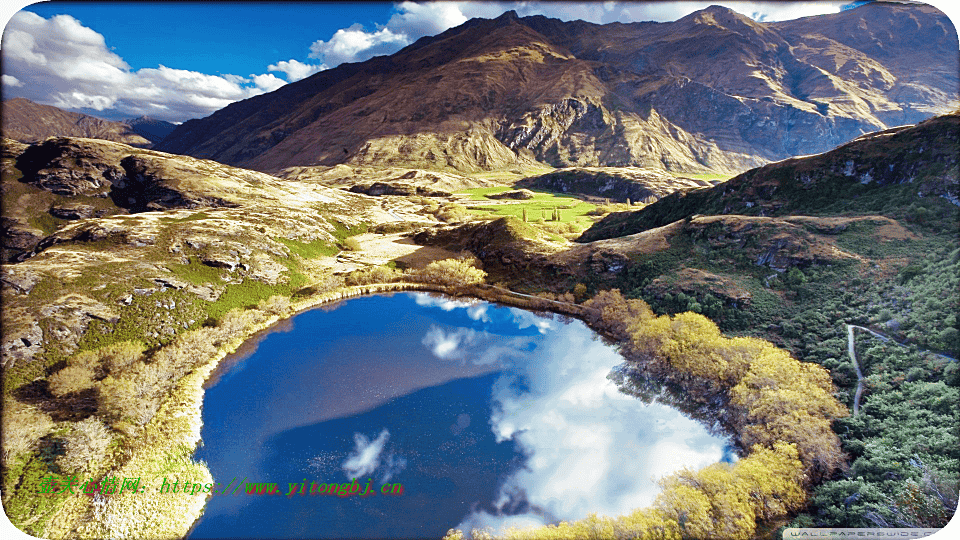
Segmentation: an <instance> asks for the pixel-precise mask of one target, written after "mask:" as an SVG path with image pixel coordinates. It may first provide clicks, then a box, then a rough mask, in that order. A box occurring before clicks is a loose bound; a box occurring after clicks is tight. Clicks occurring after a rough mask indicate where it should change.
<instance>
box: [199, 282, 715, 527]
mask: <svg viewBox="0 0 960 540" xmlns="http://www.w3.org/2000/svg"><path fill="white" fill-rule="evenodd" d="M621 361H622V359H621V358H620V357H619V356H618V355H617V354H616V352H615V351H614V350H612V349H611V348H610V347H608V346H606V345H604V344H602V343H601V342H599V341H598V340H597V339H596V337H595V335H594V334H593V333H592V332H591V331H590V330H589V329H587V328H586V327H585V326H584V325H583V324H582V323H580V322H579V321H574V322H569V321H561V320H559V319H558V318H552V317H541V316H537V315H534V314H532V313H529V312H524V311H521V310H517V309H514V308H506V307H502V306H496V305H494V304H488V303H482V302H476V303H464V302H459V301H453V300H450V299H447V298H443V297H434V296H428V295H426V294H422V293H404V294H394V295H378V296H369V297H362V298H356V299H352V300H349V301H345V302H341V303H339V304H336V305H335V306H332V307H326V308H323V309H315V310H312V311H309V312H306V313H302V314H300V315H297V316H296V317H294V318H292V319H291V320H288V321H285V322H284V323H282V324H281V325H279V326H277V327H275V328H273V329H271V330H270V331H268V332H265V333H264V334H262V335H261V336H258V337H257V338H256V339H254V340H252V341H251V342H250V343H248V344H247V345H246V346H245V347H244V350H241V351H239V352H238V353H237V354H235V355H233V356H231V357H229V358H227V359H225V360H224V361H223V363H222V364H221V366H220V367H219V368H218V370H217V372H216V373H215V374H214V375H213V376H212V377H211V379H210V381H208V389H207V393H206V396H205V398H204V410H203V420H204V427H203V431H202V438H203V445H202V446H201V448H200V449H198V451H197V458H198V459H201V460H204V461H205V462H206V463H207V464H208V466H209V467H210V470H211V472H212V473H213V477H214V480H215V481H216V482H217V483H219V486H218V489H219V490H221V491H222V490H223V489H224V488H225V487H226V486H227V485H228V484H230V485H232V486H233V487H231V493H230V494H217V495H215V496H213V497H211V498H210V499H209V500H208V502H207V507H206V509H205V513H204V515H203V517H202V518H201V519H200V520H199V521H198V523H197V524H196V526H195V527H194V530H193V531H192V532H191V534H190V538H196V539H200V538H439V537H441V536H443V535H444V534H445V533H446V532H447V531H448V530H449V529H450V528H453V527H459V528H462V529H469V528H473V527H490V528H492V529H494V530H497V529H500V528H502V527H504V526H510V525H517V526H524V525H538V524H544V523H555V522H558V521H560V520H570V519H579V518H582V517H585V516H586V515H587V514H588V513H590V512H599V513H606V514H611V515H612V514H619V513H625V512H628V511H630V510H631V509H633V508H636V507H639V506H644V505H646V504H649V503H650V502H651V501H652V500H653V497H654V496H655V495H656V491H657V487H656V484H655V482H654V479H655V478H658V477H660V476H662V475H664V474H668V473H670V472H672V471H675V470H678V469H680V468H682V467H684V466H687V467H699V466H703V465H706V464H708V463H712V462H716V461H718V460H720V459H724V456H725V455H726V456H728V455H729V448H728V447H727V445H726V443H725V441H724V440H722V439H720V438H717V437H714V436H711V435H710V434H708V433H707V432H706V430H705V428H703V427H702V426H700V425H699V424H697V423H696V422H694V421H692V420H690V419H688V418H686V417H683V416H682V415H681V414H680V413H678V412H677V411H674V410H672V409H669V408H668V407H665V406H662V405H658V404H652V405H645V404H643V403H641V402H640V401H639V400H637V399H635V398H632V397H629V396H626V395H624V394H622V393H620V392H618V390H617V388H616V386H615V385H614V384H613V383H612V382H610V381H609V380H607V378H606V376H607V375H608V374H609V372H610V370H611V369H612V368H613V367H615V366H616V365H618V364H619V363H620V362H621ZM353 479H356V481H357V483H358V484H360V485H361V487H362V489H363V490H365V489H366V486H367V485H368V484H369V485H371V486H372V490H373V491H374V492H375V494H373V495H368V496H366V497H360V496H356V495H354V496H349V497H338V496H331V495H310V494H309V491H310V488H311V487H312V486H313V485H314V483H316V485H317V486H319V485H321V484H330V483H337V484H341V483H347V482H351V481H352V480H353ZM253 482H257V483H276V484H278V488H279V492H280V493H279V494H277V495H272V496H271V495H252V494H251V495H248V494H246V493H245V489H244V487H245V484H246V483H253ZM304 482H306V484H307V488H306V489H305V490H304V491H306V493H305V494H302V495H301V494H300V493H299V492H297V493H296V494H293V495H291V496H288V493H289V492H290V491H291V484H296V489H297V490H299V488H300V486H301V485H302V483H304ZM238 484H240V485H241V489H240V490H238V491H237V492H236V494H233V491H234V488H235V487H236V486H237V485H238ZM384 485H387V488H386V489H387V490H388V491H393V492H394V494H386V495H385V494H382V493H380V490H381V487H382V486H384ZM398 486H402V493H397V492H399V491H400V490H399V489H398Z"/></svg>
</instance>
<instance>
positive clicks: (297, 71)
mask: <svg viewBox="0 0 960 540" xmlns="http://www.w3.org/2000/svg"><path fill="white" fill-rule="evenodd" d="M325 69H327V66H326V64H305V63H303V62H300V61H298V60H294V59H292V58H291V59H290V60H281V61H280V62H277V63H276V64H270V65H269V66H267V70H268V71H279V72H282V73H284V74H286V76H287V82H296V81H299V80H300V79H305V78H307V77H309V76H310V75H313V74H314V73H317V72H318V71H323V70H325Z"/></svg>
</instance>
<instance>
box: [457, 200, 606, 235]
mask: <svg viewBox="0 0 960 540" xmlns="http://www.w3.org/2000/svg"><path fill="white" fill-rule="evenodd" d="M511 189H512V188H510V187H492V188H477V189H471V190H466V191H464V192H463V193H464V194H467V195H470V197H471V199H473V200H475V201H488V200H491V199H488V198H487V197H486V196H487V195H492V194H496V193H502V192H504V191H510V190H511ZM534 191H535V194H534V196H533V198H532V199H528V200H518V201H498V204H495V205H483V206H481V205H475V206H469V207H467V209H468V210H469V211H470V212H471V213H473V214H476V215H489V216H496V217H506V216H510V217H515V218H517V219H519V220H521V221H525V222H528V223H535V224H537V226H538V227H541V228H543V229H544V230H545V231H547V232H548V233H551V234H554V235H565V234H570V235H575V234H579V233H580V232H581V231H583V230H584V229H586V228H587V227H589V226H590V225H592V224H593V219H591V217H590V216H593V215H597V206H596V205H594V204H591V203H588V202H584V201H581V200H579V199H577V198H575V197H572V196H570V195H562V194H558V193H551V192H546V191H536V190H534ZM558 225H562V226H559V227H558ZM555 240H557V241H562V239H560V238H556V239H555Z"/></svg>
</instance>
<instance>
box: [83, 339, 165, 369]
mask: <svg viewBox="0 0 960 540" xmlns="http://www.w3.org/2000/svg"><path fill="white" fill-rule="evenodd" d="M145 349H146V347H145V346H144V344H143V343H140V342H137V341H123V342H120V343H114V344H113V345H109V346H107V347H104V348H102V349H100V350H98V351H96V353H97V356H98V357H99V362H100V363H101V365H103V367H104V368H105V369H106V370H107V371H109V372H110V373H119V372H120V371H122V370H123V369H125V368H126V367H128V366H130V365H131V364H133V363H134V362H137V361H138V360H140V359H141V358H143V352H144V350H145ZM68 362H69V361H68Z"/></svg>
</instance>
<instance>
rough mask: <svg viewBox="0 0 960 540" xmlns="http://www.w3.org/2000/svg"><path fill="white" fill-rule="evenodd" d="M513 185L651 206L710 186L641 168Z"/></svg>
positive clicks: (566, 172)
mask: <svg viewBox="0 0 960 540" xmlns="http://www.w3.org/2000/svg"><path fill="white" fill-rule="evenodd" d="M516 185H517V186H525V187H530V188H534V189H543V190H547V191H554V192H559V193H577V194H580V195H587V196H591V197H599V198H604V199H609V200H611V201H616V202H627V201H630V202H635V203H637V202H639V203H652V202H654V201H656V200H658V199H660V198H662V197H665V196H667V195H669V194H671V193H673V192H675V191H678V190H686V189H699V188H703V187H711V186H713V184H712V183H710V182H707V181H706V180H694V179H691V178H683V177H678V176H674V175H672V174H669V173H665V172H663V171H660V170H654V169H645V168H640V167H603V168H600V167H568V168H564V169H559V170H556V171H553V172H549V173H545V174H541V175H538V176H530V177H527V178H524V179H523V180H521V181H519V182H517V184H516Z"/></svg>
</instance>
